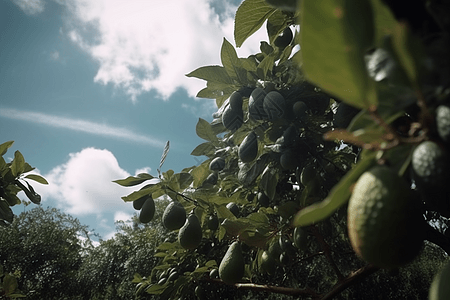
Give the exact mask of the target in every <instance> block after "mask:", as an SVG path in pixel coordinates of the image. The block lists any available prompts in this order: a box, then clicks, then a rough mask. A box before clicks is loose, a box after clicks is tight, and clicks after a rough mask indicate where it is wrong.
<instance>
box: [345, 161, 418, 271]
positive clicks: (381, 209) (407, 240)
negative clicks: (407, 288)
mask: <svg viewBox="0 0 450 300" xmlns="http://www.w3.org/2000/svg"><path fill="white" fill-rule="evenodd" d="M415 200H416V199H414V197H413V194H412V191H411V189H410V187H409V185H408V184H407V183H406V181H404V180H403V179H402V178H400V177H399V176H398V175H397V173H396V172H394V171H393V170H391V169H389V168H388V167H385V166H375V167H373V168H372V169H370V170H369V171H366V172H365V173H363V174H362V175H361V176H360V178H359V179H358V181H357V182H356V184H355V187H354V189H353V192H352V195H351V198H350V201H349V204H348V234H349V238H350V241H351V244H352V247H353V249H354V250H355V252H356V253H357V254H358V256H360V257H361V258H362V259H363V260H365V261H366V262H369V263H372V264H374V265H376V266H378V267H381V268H397V267H400V266H403V265H405V264H406V263H408V262H410V261H412V260H413V259H414V258H415V257H416V255H417V254H418V253H419V251H420V249H421V248H422V244H423V237H424V227H423V225H424V224H423V217H422V214H421V211H420V209H419V206H418V203H417V202H415Z"/></svg>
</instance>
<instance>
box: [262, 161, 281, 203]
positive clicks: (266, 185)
mask: <svg viewBox="0 0 450 300" xmlns="http://www.w3.org/2000/svg"><path fill="white" fill-rule="evenodd" d="M277 184H278V172H277V170H276V169H275V168H273V167H270V166H267V167H266V169H265V170H264V172H263V174H262V175H261V181H260V183H259V186H260V188H261V189H262V190H263V191H264V193H265V194H266V195H267V197H269V199H270V200H273V199H274V198H275V193H276V187H277Z"/></svg>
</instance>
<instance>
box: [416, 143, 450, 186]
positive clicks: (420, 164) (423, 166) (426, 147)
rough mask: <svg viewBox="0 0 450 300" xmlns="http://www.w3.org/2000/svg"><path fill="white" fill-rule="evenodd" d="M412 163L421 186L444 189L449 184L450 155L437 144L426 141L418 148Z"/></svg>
mask: <svg viewBox="0 0 450 300" xmlns="http://www.w3.org/2000/svg"><path fill="white" fill-rule="evenodd" d="M411 163H412V168H413V170H414V174H415V179H416V180H417V181H418V182H417V183H418V184H419V185H420V184H424V185H425V186H427V187H442V186H443V185H444V184H446V183H447V178H448V177H447V172H448V165H449V160H448V154H447V152H445V151H444V150H443V149H442V148H441V147H439V145H438V144H436V143H435V142H432V141H425V142H422V143H421V144H420V145H419V146H417V147H416V148H415V149H414V151H413V154H412V161H411Z"/></svg>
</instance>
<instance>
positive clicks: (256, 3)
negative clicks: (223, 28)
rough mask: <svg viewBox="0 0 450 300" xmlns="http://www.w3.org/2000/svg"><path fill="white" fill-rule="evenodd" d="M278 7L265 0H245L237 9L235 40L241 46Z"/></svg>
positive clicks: (237, 45)
mask: <svg viewBox="0 0 450 300" xmlns="http://www.w3.org/2000/svg"><path fill="white" fill-rule="evenodd" d="M275 11H276V9H275V8H274V7H272V6H270V5H268V4H267V3H266V1H264V0H245V1H243V2H242V3H241V5H240V6H239V7H238V9H237V11H236V17H235V22H234V41H235V42H236V47H241V46H242V44H243V43H244V42H245V40H246V39H247V38H248V37H249V36H251V35H252V34H253V33H255V32H256V31H257V30H258V29H259V28H261V26H262V25H263V24H264V22H265V21H266V20H267V19H268V18H269V17H270V16H271V15H272V14H273V13H274V12H275Z"/></svg>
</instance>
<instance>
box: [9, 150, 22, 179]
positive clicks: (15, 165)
mask: <svg viewBox="0 0 450 300" xmlns="http://www.w3.org/2000/svg"><path fill="white" fill-rule="evenodd" d="M24 170H25V158H24V157H23V155H22V153H20V151H18V150H17V151H16V152H15V153H14V159H13V161H12V162H11V171H12V174H13V176H15V177H17V176H19V175H20V174H22V173H23V172H24Z"/></svg>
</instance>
